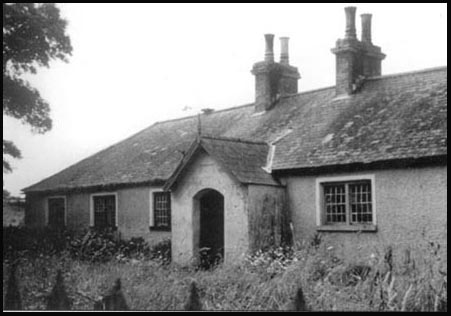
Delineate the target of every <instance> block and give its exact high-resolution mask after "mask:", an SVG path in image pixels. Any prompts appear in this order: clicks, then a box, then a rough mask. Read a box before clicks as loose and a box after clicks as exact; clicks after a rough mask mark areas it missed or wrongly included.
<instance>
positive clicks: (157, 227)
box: [149, 191, 172, 231]
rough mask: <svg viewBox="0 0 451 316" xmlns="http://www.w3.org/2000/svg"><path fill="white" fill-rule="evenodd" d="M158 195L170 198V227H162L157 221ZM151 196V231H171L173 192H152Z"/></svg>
mask: <svg viewBox="0 0 451 316" xmlns="http://www.w3.org/2000/svg"><path fill="white" fill-rule="evenodd" d="M157 195H167V196H168V205H169V207H168V213H169V214H168V217H169V219H168V222H169V225H168V226H161V225H158V221H157V214H156V202H157V199H156V196H157ZM151 196H152V205H151V208H152V215H151V217H152V218H151V223H150V226H149V228H150V230H157V231H171V227H172V203H171V192H166V191H151Z"/></svg>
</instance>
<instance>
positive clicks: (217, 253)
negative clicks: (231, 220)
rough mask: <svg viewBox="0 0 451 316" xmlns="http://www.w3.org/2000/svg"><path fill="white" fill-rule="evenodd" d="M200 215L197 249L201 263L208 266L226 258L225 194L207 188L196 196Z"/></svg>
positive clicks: (196, 204)
mask: <svg viewBox="0 0 451 316" xmlns="http://www.w3.org/2000/svg"><path fill="white" fill-rule="evenodd" d="M195 207H196V209H197V212H196V213H197V214H198V216H199V221H198V223H199V230H198V232H199V233H198V236H197V238H198V240H197V243H196V244H197V246H198V247H196V248H197V251H198V253H199V259H200V264H201V266H203V267H204V268H208V267H209V266H211V265H212V264H215V263H217V262H218V261H220V260H222V259H223V258H224V196H223V195H222V194H221V193H219V192H218V191H216V190H213V189H205V190H202V191H200V192H199V193H198V194H196V196H195Z"/></svg>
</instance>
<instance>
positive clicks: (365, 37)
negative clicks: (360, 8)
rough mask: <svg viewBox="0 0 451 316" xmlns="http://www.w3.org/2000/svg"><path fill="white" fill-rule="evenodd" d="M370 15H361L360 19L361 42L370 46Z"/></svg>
mask: <svg viewBox="0 0 451 316" xmlns="http://www.w3.org/2000/svg"><path fill="white" fill-rule="evenodd" d="M371 16H372V15H371V14H369V13H365V14H361V15H360V17H361V18H362V42H364V43H369V44H371Z"/></svg>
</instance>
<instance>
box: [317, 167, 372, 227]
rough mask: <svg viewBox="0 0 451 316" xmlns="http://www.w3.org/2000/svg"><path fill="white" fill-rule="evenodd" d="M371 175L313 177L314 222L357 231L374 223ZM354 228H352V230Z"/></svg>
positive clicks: (321, 225)
mask: <svg viewBox="0 0 451 316" xmlns="http://www.w3.org/2000/svg"><path fill="white" fill-rule="evenodd" d="M373 182H374V177H372V176H369V177H360V178H359V177H355V176H352V177H342V178H335V179H334V178H323V179H319V180H317V183H318V186H317V190H318V195H317V200H318V201H317V208H318V210H317V212H318V214H317V215H318V216H317V222H318V225H319V226H320V228H325V229H331V228H332V227H336V228H337V229H333V230H339V229H340V228H344V229H346V228H348V229H350V230H360V229H361V228H362V227H366V228H369V230H372V228H371V226H373V228H374V225H375V222H376V221H375V205H374V201H375V199H374V187H373ZM353 228H355V229H353Z"/></svg>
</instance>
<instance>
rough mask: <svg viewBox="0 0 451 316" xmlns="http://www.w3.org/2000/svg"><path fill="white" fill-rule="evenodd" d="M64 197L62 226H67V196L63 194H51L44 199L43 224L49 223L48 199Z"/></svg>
mask: <svg viewBox="0 0 451 316" xmlns="http://www.w3.org/2000/svg"><path fill="white" fill-rule="evenodd" d="M50 199H64V226H67V197H66V196H65V195H52V196H49V197H47V199H46V200H45V226H48V225H49V213H50V212H49V205H50V204H49V200H50Z"/></svg>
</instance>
